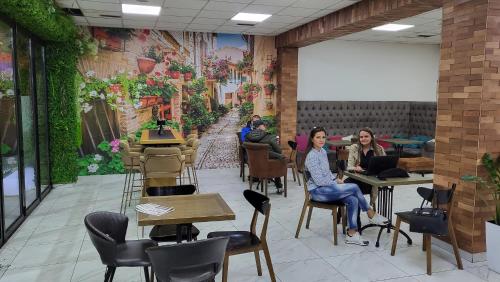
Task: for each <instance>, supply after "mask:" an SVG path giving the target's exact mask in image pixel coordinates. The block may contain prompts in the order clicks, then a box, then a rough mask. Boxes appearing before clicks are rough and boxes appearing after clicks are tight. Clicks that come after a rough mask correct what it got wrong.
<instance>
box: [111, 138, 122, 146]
mask: <svg viewBox="0 0 500 282" xmlns="http://www.w3.org/2000/svg"><path fill="white" fill-rule="evenodd" d="M109 145H111V147H118V146H120V139H115V140H113V141H111V142H109Z"/></svg>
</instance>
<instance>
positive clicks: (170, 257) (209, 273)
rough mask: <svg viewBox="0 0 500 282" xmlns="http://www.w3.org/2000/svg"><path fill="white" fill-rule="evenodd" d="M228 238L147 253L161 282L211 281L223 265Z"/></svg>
mask: <svg viewBox="0 0 500 282" xmlns="http://www.w3.org/2000/svg"><path fill="white" fill-rule="evenodd" d="M228 241H229V238H214V239H207V240H202V241H197V242H189V243H184V244H175V245H166V246H161V247H154V248H149V249H147V250H146V253H148V255H149V258H150V259H151V263H152V264H153V269H154V271H155V274H156V279H158V281H160V282H173V281H178V282H181V281H186V282H188V281H189V282H202V281H204V282H205V281H214V279H215V276H216V275H217V273H219V272H220V270H221V267H222V263H223V261H224V254H225V252H226V247H227V242H228Z"/></svg>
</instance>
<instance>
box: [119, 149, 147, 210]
mask: <svg viewBox="0 0 500 282" xmlns="http://www.w3.org/2000/svg"><path fill="white" fill-rule="evenodd" d="M120 149H121V156H122V161H123V166H124V168H125V182H124V184H123V193H122V202H121V204H120V213H122V212H123V213H124V214H125V211H126V209H127V205H128V206H130V202H131V201H132V194H133V193H134V192H138V191H140V189H137V190H134V188H141V187H142V173H141V167H140V158H141V156H142V153H140V152H138V151H132V149H131V148H130V146H129V143H128V142H127V141H123V140H122V141H120ZM137 173H140V174H141V176H140V177H139V178H138V179H136V174H137ZM136 181H139V182H141V184H140V185H136Z"/></svg>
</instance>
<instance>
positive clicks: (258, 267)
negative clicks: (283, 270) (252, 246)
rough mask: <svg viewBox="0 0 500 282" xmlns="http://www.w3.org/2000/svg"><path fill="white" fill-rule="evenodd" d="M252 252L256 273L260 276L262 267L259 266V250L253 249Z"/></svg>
mask: <svg viewBox="0 0 500 282" xmlns="http://www.w3.org/2000/svg"><path fill="white" fill-rule="evenodd" d="M254 254H255V264H256V265H257V274H258V275H259V276H262V267H261V266H260V255H259V250H255V251H254Z"/></svg>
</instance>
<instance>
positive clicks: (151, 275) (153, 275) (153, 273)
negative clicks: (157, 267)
mask: <svg viewBox="0 0 500 282" xmlns="http://www.w3.org/2000/svg"><path fill="white" fill-rule="evenodd" d="M149 277H150V278H149V281H150V282H155V272H154V271H153V266H152V265H151V273H150V275H149Z"/></svg>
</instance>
